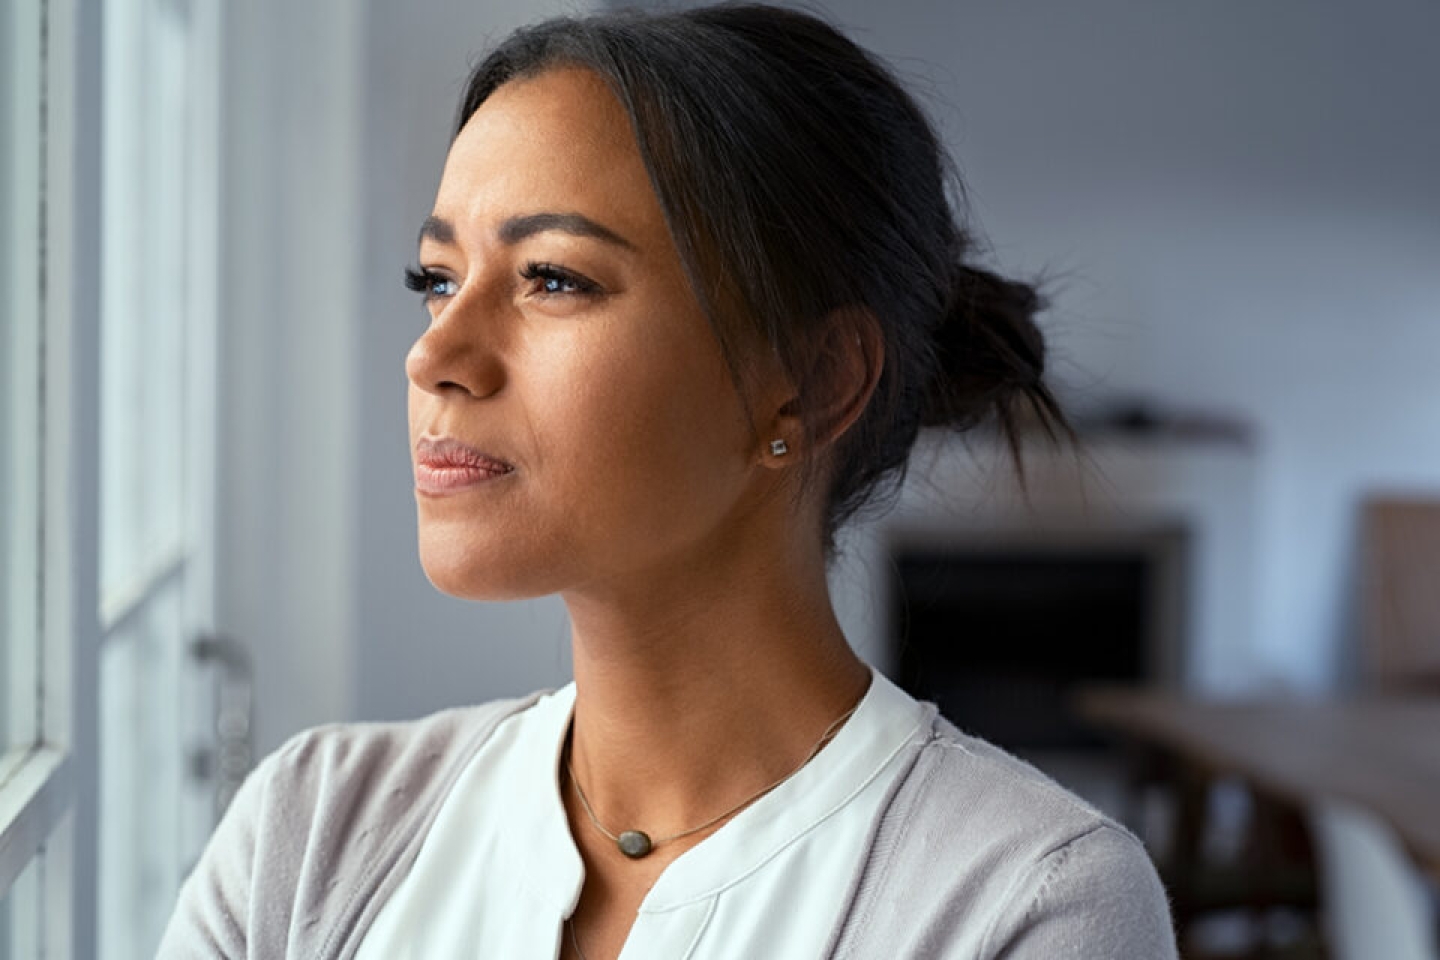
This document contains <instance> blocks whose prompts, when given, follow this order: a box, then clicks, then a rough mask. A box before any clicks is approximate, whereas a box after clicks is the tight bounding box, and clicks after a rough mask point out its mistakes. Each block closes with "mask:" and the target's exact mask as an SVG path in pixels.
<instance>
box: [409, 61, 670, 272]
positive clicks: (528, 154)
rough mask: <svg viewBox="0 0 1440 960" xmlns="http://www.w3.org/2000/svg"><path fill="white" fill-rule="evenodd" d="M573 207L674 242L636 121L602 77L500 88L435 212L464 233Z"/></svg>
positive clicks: (453, 164) (468, 136)
mask: <svg viewBox="0 0 1440 960" xmlns="http://www.w3.org/2000/svg"><path fill="white" fill-rule="evenodd" d="M541 210H545V211H549V210H572V211H574V212H576V213H580V214H583V215H584V216H586V217H589V218H591V219H593V220H595V221H597V222H600V223H605V224H607V225H608V226H609V227H610V228H611V229H612V230H614V231H615V232H617V233H620V234H622V235H624V236H626V237H628V238H630V239H631V240H632V241H633V242H634V243H635V245H636V246H637V247H643V246H649V245H650V244H651V243H653V242H655V241H656V240H657V239H660V238H662V237H663V238H664V239H665V240H666V241H667V242H668V233H667V232H666V228H665V220H664V216H663V214H662V212H661V210H660V205H659V201H658V199H657V198H656V196H655V191H654V188H653V186H652V185H651V182H650V178H649V175H648V173H647V172H646V170H645V164H644V162H643V160H642V159H641V157H640V151H639V148H638V146H637V145H636V143H635V137H634V134H633V133H632V130H631V125H630V118H629V116H628V115H627V114H626V112H625V110H624V108H623V107H622V106H621V104H620V101H619V100H618V99H617V98H616V97H615V95H614V93H613V92H612V91H611V89H610V87H609V86H608V85H607V84H606V83H605V81H604V80H603V79H602V78H600V77H599V76H598V75H597V74H595V73H593V72H591V71H589V70H585V69H583V68H577V67H557V68H554V69H551V70H547V71H545V72H543V73H540V74H537V75H535V76H533V77H526V78H523V79H518V80H512V81H510V82H508V83H506V84H503V85H502V86H500V87H499V88H498V89H496V91H495V92H494V93H493V94H491V95H490V97H489V98H487V99H486V100H485V102H484V103H482V104H481V105H480V107H479V108H478V109H477V110H476V111H475V113H474V114H472V115H471V117H470V118H469V120H468V121H466V123H465V126H464V127H463V128H462V129H461V131H460V133H459V135H458V136H457V137H456V138H455V142H454V143H453V144H452V145H451V148H450V154H449V156H448V158H447V159H446V162H445V171H444V174H443V176H442V177H441V182H440V189H439V193H438V196H437V198H436V204H435V212H436V214H437V215H439V216H442V217H444V218H445V219H447V220H450V221H451V222H454V223H456V225H457V227H463V223H464V222H465V221H471V222H473V221H474V220H476V219H477V218H478V219H481V220H486V221H492V220H499V219H507V218H511V217H514V216H516V215H517V214H520V215H523V214H527V213H533V212H536V211H541Z"/></svg>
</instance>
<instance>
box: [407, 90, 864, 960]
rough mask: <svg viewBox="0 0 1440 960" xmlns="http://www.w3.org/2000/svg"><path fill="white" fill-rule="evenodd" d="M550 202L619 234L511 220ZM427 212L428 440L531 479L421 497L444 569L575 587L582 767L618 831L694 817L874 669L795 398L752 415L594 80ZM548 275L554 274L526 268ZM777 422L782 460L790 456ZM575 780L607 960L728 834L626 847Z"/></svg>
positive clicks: (510, 103) (550, 99) (521, 588)
mask: <svg viewBox="0 0 1440 960" xmlns="http://www.w3.org/2000/svg"><path fill="white" fill-rule="evenodd" d="M540 213H558V214H566V215H572V214H578V215H580V216H583V217H585V218H587V219H588V220H589V221H591V222H593V223H596V224H599V225H601V226H603V227H604V228H605V229H606V230H607V231H609V232H610V233H612V234H614V235H616V236H618V237H620V238H623V240H624V243H623V244H621V243H616V242H609V241H607V240H604V239H600V238H597V237H594V236H577V235H574V234H573V233H571V232H567V231H565V230H558V229H547V230H541V231H539V232H535V233H533V234H531V235H529V236H526V237H524V238H522V239H519V240H518V242H512V241H515V240H516V238H515V237H514V236H508V237H507V236H506V235H505V229H504V226H505V224H506V223H507V222H513V221H514V220H515V218H518V217H527V216H531V215H534V214H540ZM433 216H434V218H436V219H435V221H433V223H435V224H437V225H438V226H435V227H432V228H431V229H429V230H428V231H426V232H427V235H426V236H424V237H423V238H422V242H421V247H420V265H421V267H422V269H424V270H425V271H427V272H428V276H429V287H428V291H427V293H426V306H427V309H428V310H429V312H430V316H431V320H430V324H429V327H428V329H427V330H426V331H425V332H424V334H423V335H421V336H420V338H419V339H418V340H417V341H416V343H415V345H414V347H413V348H412V350H411V351H410V354H409V357H408V359H407V364H406V372H407V375H408V377H409V380H410V392H409V408H410V432H411V441H412V448H413V445H414V444H415V443H416V442H417V441H419V440H421V439H422V438H424V437H452V438H455V439H458V440H460V441H462V442H464V443H466V444H468V445H470V446H473V447H475V448H478V449H479V450H481V451H484V452H485V453H486V454H488V455H489V456H490V457H492V458H495V459H498V460H502V461H504V462H506V463H508V464H510V465H512V466H513V469H512V470H511V471H510V472H509V473H506V474H505V475H503V476H499V477H497V478H495V479H493V480H489V481H486V482H484V483H481V484H479V485H477V486H474V487H470V488H466V489H464V490H461V491H459V492H456V493H453V494H449V495H445V496H434V495H430V494H427V493H420V492H417V496H416V500H417V509H418V513H419V531H420V555H421V560H422V563H423V565H424V567H425V571H426V573H427V575H428V576H429V577H430V579H431V580H432V581H433V582H434V583H435V584H436V586H437V587H439V588H440V589H441V590H443V591H445V592H447V593H450V594H453V595H455V596H459V597H466V598H472V599H504V598H513V597H528V596H538V595H542V594H548V593H559V594H560V595H561V597H562V598H563V599H564V601H565V603H566V605H567V608H568V610H569V613H570V617H571V621H572V643H573V647H574V664H575V678H576V686H577V694H576V705H575V716H574V726H573V733H572V753H573V764H574V768H575V771H576V776H577V777H578V778H579V780H580V782H581V783H582V784H583V785H584V787H585V790H586V793H587V794H588V796H589V797H590V799H591V802H592V803H593V805H594V807H595V809H596V811H597V813H598V814H599V816H600V817H601V819H602V821H603V822H605V823H606V824H607V825H608V826H610V827H611V829H612V830H615V831H616V832H618V830H619V829H623V828H626V827H629V826H636V827H639V828H641V829H644V830H646V831H647V832H649V833H650V834H651V835H652V836H663V835H666V834H669V833H672V832H678V831H680V830H684V829H687V828H689V827H692V826H694V825H695V824H697V823H701V822H703V821H705V820H707V819H709V818H710V817H713V816H715V815H716V814H718V813H720V812H722V811H724V810H726V809H728V808H729V807H731V806H733V805H734V804H736V803H739V802H741V801H743V800H745V799H747V798H748V797H750V796H752V795H753V794H754V793H756V792H757V791H758V790H760V789H761V788H763V787H765V786H767V785H768V784H770V783H771V782H773V781H774V780H776V779H779V778H780V777H783V776H785V775H786V774H788V773H789V772H791V771H792V770H793V769H794V768H795V767H796V766H797V765H798V764H799V763H800V762H801V761H802V760H803V759H804V757H805V756H806V755H807V753H808V752H809V750H810V748H811V747H812V745H813V744H814V743H815V741H816V739H817V738H818V737H819V736H820V734H821V732H822V731H824V730H825V728H826V727H827V726H828V725H829V724H830V723H831V721H833V720H834V719H835V718H836V717H838V716H839V715H840V714H842V713H844V712H845V711H846V710H847V709H849V708H850V707H851V706H852V705H854V704H855V703H856V702H857V701H858V700H859V698H860V697H861V696H862V694H863V692H864V690H865V687H866V686H867V684H868V682H869V674H868V671H867V668H865V667H864V666H863V665H862V664H861V663H860V661H859V660H858V659H857V658H856V657H855V655H854V654H853V653H852V652H851V650H850V648H849V646H848V644H847V643H846V642H845V638H844V636H843V635H842V633H841V631H840V628H839V626H838V624H837V623H836V621H835V617H834V614H833V610H832V606H831V602H830V598H829V595H828V592H827V587H826V583H825V558H824V555H823V551H822V548H821V537H820V516H821V504H820V503H819V502H818V500H817V499H816V497H815V496H809V497H807V498H806V499H797V497H796V495H795V490H796V488H795V481H796V474H797V472H798V471H796V470H795V467H797V466H798V465H799V463H800V461H801V460H802V458H803V457H805V456H809V455H819V453H818V452H816V451H806V450H802V449H797V447H798V446H799V443H798V438H799V437H801V436H802V431H801V430H800V425H799V424H798V422H797V421H796V420H795V418H794V415H793V410H794V402H793V401H794V389H793V388H792V387H791V385H790V384H789V383H788V381H787V380H786V378H785V377H784V376H783V374H782V373H781V372H780V371H779V370H778V369H777V370H774V371H770V372H769V373H764V372H763V371H762V375H761V376H760V377H759V379H758V385H757V387H756V388H755V390H754V391H753V392H752V393H751V394H750V397H749V398H750V410H751V412H752V413H753V416H754V420H753V422H751V421H750V420H748V419H747V416H746V408H745V405H744V404H742V402H741V400H740V397H739V395H738V393H737V391H736V387H735V385H734V383H733V382H732V380H731V377H730V375H729V372H728V368H727V367H726V365H725V362H724V359H723V356H722V353H721V350H720V347H719V344H718V342H717V341H716V339H715V336H714V334H713V332H712V330H711V328H710V326H709V324H708V322H707V321H706V319H705V317H704V315H703V313H702V312H701V310H700V307H699V305H698V302H697V301H696V298H695V296H694V293H693V291H692V290H691V289H690V286H689V283H688V281H687V279H686V276H685V273H684V270H683V269H682V267H681V263H680V260H679V257H678V255H677V253H676V250H675V246H674V243H673V241H672V239H671V237H670V234H669V232H668V230H667V228H666V225H665V221H664V218H663V216H662V213H661V210H660V207H659V204H658V201H657V200H656V197H655V194H654V191H653V189H652V187H651V184H650V181H649V179H648V176H647V175H646V172H645V169H644V166H643V163H642V161H641V159H640V156H639V152H638V149H637V147H636V144H635V141H634V137H633V134H632V132H631V128H630V124H629V119H628V117H627V116H626V115H625V113H624V111H623V109H622V108H621V106H620V104H619V103H618V101H617V100H616V99H615V97H614V95H613V94H612V93H611V92H610V90H609V88H608V87H607V86H606V85H605V84H604V82H603V81H602V80H601V79H600V78H598V77H597V76H596V75H594V74H592V73H589V72H587V71H584V70H581V69H578V68H557V69H552V70H548V71H546V72H543V73H541V74H539V75H538V76H535V77H531V78H526V79H520V80H515V81H512V82H510V83H508V84H506V85H504V86H502V87H501V88H500V89H499V90H497V91H496V92H495V94H494V95H492V96H491V98H490V99H489V100H487V101H486V102H485V103H484V104H483V105H482V106H481V107H480V109H479V110H478V111H477V112H476V113H475V115H474V116H473V117H472V118H471V119H470V121H469V122H468V123H467V124H466V126H465V128H464V129H463V130H462V131H461V133H460V135H459V137H458V138H457V139H456V141H455V143H454V144H453V146H452V148H451V151H450V155H449V158H448V160H447V162H446V166H445V171H444V175H443V177H442V181H441V185H440V188H439V192H438V196H437V198H436V201H435V206H434V210H433ZM532 262H540V263H542V264H547V265H550V266H549V267H547V269H550V271H551V272H550V274H549V275H548V276H547V277H541V278H528V279H527V278H525V277H523V276H522V273H523V272H524V271H525V270H526V268H527V264H530V263H532ZM551 268H553V269H551ZM557 269H558V270H561V271H565V274H564V275H561V276H559V277H557V276H556V274H555V273H554V270H557ZM574 275H578V278H579V279H577V278H576V277H575V276H574ZM582 291H590V292H582ZM852 339H853V340H854V342H855V344H856V348H855V350H854V351H849V350H848V348H842V349H841V350H840V354H841V359H840V360H839V361H838V366H839V368H840V369H845V370H849V371H850V372H851V376H850V379H849V389H848V391H841V395H840V398H839V399H838V400H834V401H832V406H833V415H834V419H835V430H834V431H833V432H834V433H839V432H841V431H843V429H844V427H845V426H847V425H848V424H849V422H851V421H852V420H853V418H854V416H856V415H858V413H859V410H860V408H861V407H862V406H863V403H864V401H865V399H866V398H867V397H868V391H869V390H870V389H871V388H873V383H874V379H875V376H876V375H877V374H878V371H877V370H876V369H875V366H876V364H877V363H878V359H877V358H876V351H875V350H874V349H873V346H874V345H873V343H872V342H870V341H869V340H865V344H868V345H869V347H870V348H871V349H869V350H866V349H863V348H862V346H863V345H862V343H861V341H862V339H863V337H855V338H849V337H846V338H844V343H846V344H848V343H850V342H851V340H852ZM756 355H757V356H762V355H763V352H762V353H757V354H756ZM847 358H848V359H847ZM829 432H832V431H828V430H827V433H829ZM776 437H784V438H786V439H787V440H788V441H789V443H790V447H791V451H792V452H791V453H790V454H788V455H787V456H785V457H778V458H777V457H774V456H773V455H771V454H770V452H769V443H770V440H771V439H773V438H776ZM820 489H823V484H816V485H815V487H814V490H815V491H819V490H820ZM637 691H644V696H637V695H636V694H637ZM560 780H561V785H562V788H563V789H564V791H565V798H566V803H567V808H568V810H569V813H570V823H571V833H572V835H573V836H574V838H575V841H576V845H577V847H578V848H579V850H580V853H581V856H582V857H583V859H584V861H585V864H586V883H585V889H584V893H583V895H582V898H581V902H580V906H579V908H578V909H577V912H576V915H575V918H574V923H575V929H576V932H577V934H578V936H579V938H580V940H581V943H582V945H583V946H584V950H585V953H586V955H587V956H588V957H589V960H600V958H604V957H614V956H616V955H618V953H619V952H620V949H621V947H622V946H623V944H624V940H625V937H626V935H627V933H628V931H629V929H630V925H631V923H632V921H633V919H634V916H635V911H636V909H637V908H638V906H639V905H640V902H641V901H642V899H643V898H644V895H645V893H646V891H648V890H649V889H650V887H651V885H653V883H654V882H655V880H656V878H657V877H658V876H659V874H660V872H661V871H663V869H664V868H665V867H666V866H667V865H668V864H669V863H670V862H671V861H673V860H674V859H675V858H676V857H677V856H679V855H680V854H681V853H683V852H684V851H685V850H686V849H688V848H689V847H691V846H693V845H694V844H695V843H698V842H700V841H702V840H703V839H704V836H705V835H706V834H708V833H709V832H713V831H706V832H705V833H702V834H699V835H696V836H694V837H690V838H686V839H685V840H682V841H676V842H674V843H672V844H667V845H664V846H662V847H660V848H658V849H657V850H656V851H655V853H653V854H651V855H650V856H649V857H648V858H646V859H645V860H642V861H629V860H626V859H625V858H624V857H622V856H621V855H620V854H619V853H618V851H616V850H615V848H614V845H613V844H612V843H610V841H608V840H606V839H605V838H603V837H602V836H600V834H599V833H598V832H597V831H595V830H594V828H593V827H592V826H591V825H590V823H589V822H588V820H586V819H585V817H584V814H583V812H581V810H580V809H579V807H578V804H577V803H576V801H575V797H574V791H573V789H571V787H570V784H569V783H568V778H566V777H565V776H564V774H563V770H562V771H561V776H560ZM564 949H565V955H566V956H570V955H571V953H570V949H571V948H570V946H569V942H568V936H567V938H566V945H565V948H564Z"/></svg>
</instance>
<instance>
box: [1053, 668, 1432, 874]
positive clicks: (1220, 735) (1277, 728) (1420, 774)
mask: <svg viewBox="0 0 1440 960" xmlns="http://www.w3.org/2000/svg"><path fill="white" fill-rule="evenodd" d="M1078 708H1079V710H1080V713H1081V715H1082V716H1084V717H1085V718H1086V719H1087V720H1089V721H1091V722H1092V723H1094V724H1096V725H1099V726H1101V727H1105V728H1108V729H1110V730H1112V731H1114V732H1116V733H1119V734H1122V735H1123V736H1124V737H1125V738H1127V739H1130V740H1132V741H1135V742H1138V743H1140V744H1143V745H1149V746H1153V747H1158V748H1161V749H1163V750H1164V751H1166V752H1168V753H1171V754H1174V755H1175V756H1176V757H1177V758H1179V759H1180V760H1182V761H1184V762H1186V763H1188V764H1191V765H1194V766H1196V767H1198V768H1200V769H1201V770H1202V771H1203V772H1205V773H1208V774H1209V775H1212V776H1238V777H1240V778H1242V779H1244V780H1246V781H1248V782H1249V783H1250V784H1252V785H1253V786H1254V787H1255V788H1256V789H1257V790H1258V791H1261V792H1263V793H1266V794H1269V795H1270V796H1271V797H1273V798H1275V799H1278V800H1281V801H1283V802H1288V803H1291V804H1293V805H1295V806H1296V807H1297V808H1299V809H1304V808H1305V807H1306V806H1308V805H1309V804H1310V803H1312V802H1313V801H1316V800H1322V799H1343V800H1347V801H1350V802H1351V803H1354V804H1356V805H1357V806H1359V807H1361V808H1363V809H1365V810H1367V811H1369V812H1370V813H1372V814H1374V815H1376V816H1378V817H1379V818H1380V819H1382V820H1383V821H1385V822H1386V823H1388V824H1389V825H1390V827H1391V828H1392V829H1393V830H1394V831H1395V833H1396V835H1397V836H1398V837H1399V839H1400V842H1401V843H1402V844H1403V845H1404V846H1405V848H1406V850H1407V851H1408V852H1409V854H1410V856H1411V857H1412V858H1413V859H1414V861H1415V863H1416V865H1417V866H1418V867H1419V868H1420V869H1421V870H1422V871H1424V872H1425V873H1426V874H1428V875H1429V876H1430V877H1431V878H1432V879H1434V880H1435V881H1436V882H1440V697H1421V696H1414V697H1395V696H1384V697H1380V696H1369V697H1358V698H1354V699H1312V700H1306V699H1283V698H1274V697H1270V698H1265V699H1251V700H1207V699H1199V698H1195V697H1192V696H1185V695H1181V694H1175V693H1163V692H1157V691H1146V690H1135V689H1116V688H1109V689H1107V688H1092V689H1089V690H1086V691H1085V692H1084V693H1082V694H1081V695H1080V698H1079V702H1078Z"/></svg>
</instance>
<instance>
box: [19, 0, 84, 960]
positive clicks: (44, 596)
mask: <svg viewBox="0 0 1440 960" xmlns="http://www.w3.org/2000/svg"><path fill="white" fill-rule="evenodd" d="M38 4H39V9H40V16H41V31H42V32H41V35H42V37H43V38H44V40H45V43H44V49H43V50H42V71H41V77H42V89H41V92H40V97H41V105H42V111H43V116H42V124H41V130H42V136H41V151H42V153H41V156H42V161H41V177H42V188H41V191H42V192H41V210H42V214H41V218H42V219H41V239H40V257H41V269H40V273H39V277H37V283H39V284H40V288H41V291H42V301H41V308H40V323H41V330H42V343H43V346H42V349H41V357H40V371H41V376H42V378H43V380H42V383H43V386H42V391H41V392H42V396H41V405H42V408H41V413H40V417H41V421H42V428H41V441H40V442H41V458H42V467H41V478H42V482H41V495H40V504H39V511H38V512H39V520H40V523H41V531H42V535H41V538H40V544H39V557H38V560H39V569H40V571H41V574H40V575H41V578H42V580H41V590H40V597H39V623H38V624H37V636H36V638H35V640H36V644H37V648H36V649H37V656H36V664H37V667H38V669H37V672H36V677H35V679H34V688H33V689H34V696H35V698H36V702H35V705H36V731H35V736H34V738H33V742H31V743H30V744H28V745H25V744H21V745H18V746H17V747H16V748H15V749H14V750H13V751H12V752H11V757H10V759H11V763H10V764H9V765H8V766H9V773H8V775H7V776H6V777H5V779H4V780H3V782H0V896H4V894H5V893H6V892H7V891H8V890H9V889H10V887H11V884H12V883H13V882H14V880H15V879H16V878H17V877H18V876H19V875H20V874H21V873H22V872H23V871H24V870H25V869H26V868H27V867H29V866H31V864H32V863H35V862H37V860H38V861H39V862H40V863H42V864H43V871H42V873H43V879H42V881H41V888H42V889H41V891H40V893H41V900H40V904H39V908H40V913H39V916H38V917H34V918H27V922H28V920H33V921H34V922H35V924H36V925H37V927H38V929H37V930H36V931H35V934H36V939H37V942H38V943H39V944H40V947H41V949H42V950H43V951H44V955H45V956H52V957H71V956H80V957H89V956H94V955H95V950H96V944H95V938H94V916H95V892H94V887H93V883H92V882H89V881H88V879H87V878H93V877H94V876H95V866H96V864H95V824H96V795H95V787H96V783H97V769H96V761H97V757H96V737H97V730H96V706H95V700H96V690H97V683H96V681H97V675H96V668H97V665H98V652H97V651H98V646H97V644H98V638H99V620H98V606H97V574H98V568H97V555H96V554H97V552H96V551H95V550H94V544H95V542H96V538H97V537H98V533H99V526H98V519H99V514H98V509H99V502H98V483H97V471H98V469H99V429H98V424H99V390H98V371H99V349H98V337H99V281H100V275H99V263H100V259H99V257H100V242H99V239H100V238H99V231H98V229H97V224H98V223H99V215H100V203H99V201H100V182H101V181H100V172H101V157H100V149H101V139H100V132H101V127H100V117H101V97H100V93H101V88H100V77H101V74H100V55H101V45H100V38H101V32H100V27H101V16H102V11H101V5H102V4H101V0H38ZM16 682H24V681H23V680H21V679H20V678H13V677H12V678H10V682H9V685H11V686H13V685H14V684H15V683H16ZM41 858H43V859H41Z"/></svg>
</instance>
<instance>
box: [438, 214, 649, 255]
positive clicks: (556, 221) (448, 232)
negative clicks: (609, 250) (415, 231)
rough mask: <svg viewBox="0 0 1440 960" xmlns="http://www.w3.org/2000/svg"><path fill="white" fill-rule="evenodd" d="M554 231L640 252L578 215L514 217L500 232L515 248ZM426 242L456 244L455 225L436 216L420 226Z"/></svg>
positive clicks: (505, 240)
mask: <svg viewBox="0 0 1440 960" xmlns="http://www.w3.org/2000/svg"><path fill="white" fill-rule="evenodd" d="M550 230H554V231H558V232H560V233H568V234H571V235H572V236H577V237H593V238H594V239H596V240H603V241H604V242H606V243H610V244H614V245H615V246H617V247H623V248H624V249H626V250H634V249H636V247H635V244H633V243H631V242H630V241H629V240H626V239H625V238H624V237H622V236H620V234H618V233H616V232H615V231H614V230H611V229H610V228H609V227H607V226H604V225H603V224H599V223H596V222H595V221H594V220H591V219H590V218H589V217H586V216H582V215H581V214H578V213H531V214H527V215H525V216H523V217H511V218H510V219H508V220H506V221H505V222H504V223H502V224H500V229H499V231H497V232H498V233H499V236H500V242H501V243H504V244H506V245H507V246H514V245H515V244H517V243H519V242H520V241H521V240H524V239H526V238H528V237H533V236H534V235H535V234H537V233H545V232H547V231H550ZM426 240H433V241H435V242H436V243H447V244H449V243H454V242H455V225H454V224H452V223H451V222H450V221H449V220H446V219H444V218H443V217H437V216H434V215H431V216H428V217H426V218H425V220H424V222H423V223H421V224H420V237H419V241H418V242H420V243H424V242H425V241H426Z"/></svg>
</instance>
